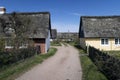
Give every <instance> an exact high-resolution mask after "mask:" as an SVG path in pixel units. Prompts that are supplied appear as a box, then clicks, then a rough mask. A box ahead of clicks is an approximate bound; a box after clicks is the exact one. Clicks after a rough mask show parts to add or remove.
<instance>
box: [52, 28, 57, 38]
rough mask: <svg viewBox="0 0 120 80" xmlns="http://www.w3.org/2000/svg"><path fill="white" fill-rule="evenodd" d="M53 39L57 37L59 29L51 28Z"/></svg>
mask: <svg viewBox="0 0 120 80" xmlns="http://www.w3.org/2000/svg"><path fill="white" fill-rule="evenodd" d="M51 34H52V35H51V39H56V38H57V30H56V29H51Z"/></svg>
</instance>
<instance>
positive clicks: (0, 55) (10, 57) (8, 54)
mask: <svg viewBox="0 0 120 80" xmlns="http://www.w3.org/2000/svg"><path fill="white" fill-rule="evenodd" d="M35 54H36V50H35V49H34V48H24V49H19V50H11V51H0V67H3V66H6V65H9V64H12V63H15V62H17V61H20V60H24V59H26V58H28V57H31V56H34V55H35Z"/></svg>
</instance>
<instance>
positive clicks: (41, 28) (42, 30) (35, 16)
mask: <svg viewBox="0 0 120 80" xmlns="http://www.w3.org/2000/svg"><path fill="white" fill-rule="evenodd" d="M16 14H17V15H20V16H21V17H24V18H29V19H30V24H29V30H31V31H30V32H31V33H30V34H29V37H30V38H47V37H48V32H49V30H50V33H51V22H50V13H49V12H26V13H16ZM11 15H12V13H8V14H2V15H0V18H3V19H5V20H6V21H8V20H9V19H8V17H9V16H11ZM0 32H1V29H0Z"/></svg>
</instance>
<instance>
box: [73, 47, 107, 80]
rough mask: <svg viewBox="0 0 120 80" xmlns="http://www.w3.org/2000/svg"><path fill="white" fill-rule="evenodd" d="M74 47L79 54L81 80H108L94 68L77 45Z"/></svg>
mask: <svg viewBox="0 0 120 80" xmlns="http://www.w3.org/2000/svg"><path fill="white" fill-rule="evenodd" d="M75 47H76V48H77V49H78V50H79V52H80V61H81V65H82V71H83V75H82V80H108V79H107V78H106V77H105V76H104V75H103V74H102V73H101V72H100V71H99V70H98V69H97V67H96V65H95V64H94V63H93V62H92V61H91V59H90V58H89V57H88V55H87V54H86V52H85V51H84V50H83V49H81V48H80V47H79V46H78V45H75Z"/></svg>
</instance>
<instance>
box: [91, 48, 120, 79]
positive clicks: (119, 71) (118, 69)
mask: <svg viewBox="0 0 120 80" xmlns="http://www.w3.org/2000/svg"><path fill="white" fill-rule="evenodd" d="M89 57H90V58H91V60H92V61H93V62H94V63H95V64H96V65H97V67H98V68H99V70H100V71H102V72H103V73H104V74H105V75H106V76H107V77H108V79H109V80H119V79H120V60H119V59H117V58H115V57H113V56H110V55H108V54H107V53H103V52H101V51H99V50H97V49H95V48H93V47H89Z"/></svg>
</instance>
